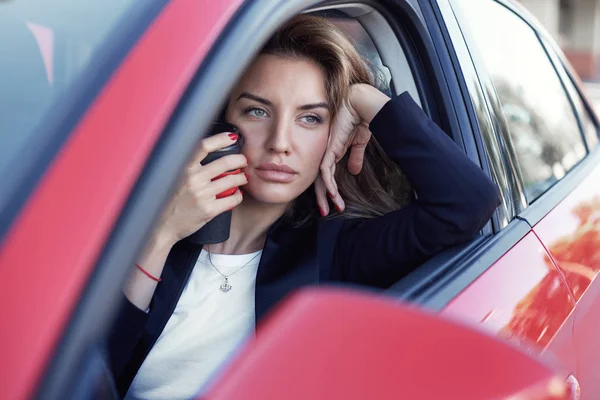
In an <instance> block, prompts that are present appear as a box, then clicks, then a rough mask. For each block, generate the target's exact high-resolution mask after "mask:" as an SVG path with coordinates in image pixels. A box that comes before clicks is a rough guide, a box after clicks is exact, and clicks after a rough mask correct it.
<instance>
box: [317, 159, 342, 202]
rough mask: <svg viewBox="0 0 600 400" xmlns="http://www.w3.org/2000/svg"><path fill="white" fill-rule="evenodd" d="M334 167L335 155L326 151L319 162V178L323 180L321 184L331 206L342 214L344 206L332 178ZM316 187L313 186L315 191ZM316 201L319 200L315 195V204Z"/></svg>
mask: <svg viewBox="0 0 600 400" xmlns="http://www.w3.org/2000/svg"><path fill="white" fill-rule="evenodd" d="M335 166H336V162H335V155H334V154H333V153H332V152H330V151H327V152H326V153H325V156H324V157H323V161H322V162H321V178H322V179H323V183H324V185H325V188H326V189H327V193H328V194H329V198H330V199H331V201H332V202H333V205H334V206H335V208H336V210H337V211H338V212H342V211H344V209H345V208H346V204H345V203H344V200H343V199H342V196H340V194H339V191H338V187H337V183H336V181H335V178H334V175H335ZM317 187H318V186H315V189H317ZM318 201H319V198H318V195H317V202H318ZM328 208H329V207H328ZM327 211H329V210H327Z"/></svg>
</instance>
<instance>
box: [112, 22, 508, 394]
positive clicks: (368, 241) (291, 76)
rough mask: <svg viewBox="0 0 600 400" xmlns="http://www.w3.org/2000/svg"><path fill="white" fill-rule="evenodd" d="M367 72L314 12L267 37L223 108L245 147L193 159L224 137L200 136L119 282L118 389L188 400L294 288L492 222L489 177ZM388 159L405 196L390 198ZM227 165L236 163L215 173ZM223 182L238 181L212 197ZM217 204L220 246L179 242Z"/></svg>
mask: <svg viewBox="0 0 600 400" xmlns="http://www.w3.org/2000/svg"><path fill="white" fill-rule="evenodd" d="M371 80H372V78H371V75H370V74H369V71H368V68H367V66H366V65H365V62H364V61H363V60H362V59H361V58H360V56H359V55H358V53H357V52H356V50H355V49H354V47H353V46H352V43H351V42H350V41H349V40H348V39H347V38H346V37H345V36H344V34H343V33H342V32H341V31H339V30H338V29H337V28H336V27H335V26H333V25H332V24H330V23H328V22H327V21H325V20H323V19H320V18H317V17H311V16H299V17H297V18H295V19H293V20H292V21H290V22H289V23H287V24H286V25H285V26H284V27H283V28H281V29H280V31H278V32H277V33H276V34H275V36H273V38H271V40H270V41H269V42H268V44H267V45H266V46H265V48H264V49H263V51H262V52H261V53H260V55H259V56H258V57H257V58H256V60H255V62H254V63H253V64H252V65H251V66H250V68H249V69H248V71H247V72H246V73H245V75H244V76H243V77H242V79H241V80H240V81H239V83H238V84H237V86H236V87H235V88H234V90H233V91H232V93H231V96H230V98H229V102H228V104H227V108H226V112H225V116H226V120H227V121H228V122H231V123H233V124H235V125H237V126H238V127H239V128H240V131H241V132H242V133H243V135H244V139H245V144H244V148H243V154H241V155H230V156H226V157H223V158H221V159H219V160H217V161H214V162H211V163H208V164H207V165H205V166H202V165H200V161H201V160H202V159H204V157H206V155H207V154H208V153H209V152H212V151H214V150H217V149H219V148H223V147H225V146H228V145H230V144H231V143H232V142H233V141H236V140H237V136H236V135H235V134H219V135H216V136H213V137H210V138H207V139H205V140H203V141H202V144H201V146H200V149H199V152H198V154H197V156H196V157H195V158H194V160H193V162H192V163H191V164H190V165H189V167H188V169H187V171H186V176H185V179H184V183H183V184H182V186H181V187H180V189H179V190H178V192H177V193H176V194H175V195H174V197H173V198H172V200H171V202H170V204H169V206H168V207H167V210H166V211H165V213H164V215H163V216H162V219H161V221H160V222H159V224H158V227H157V228H156V230H155V232H154V234H153V235H152V238H151V240H150V241H149V244H148V245H147V248H146V249H145V250H144V252H143V253H142V255H141V256H140V258H139V260H138V264H137V266H136V268H135V269H134V272H133V273H132V276H131V279H130V281H129V282H128V284H127V285H126V287H125V289H124V292H125V295H126V298H127V299H126V301H125V303H124V306H123V310H122V313H121V315H120V316H119V319H118V321H117V323H116V327H115V329H114V332H113V333H114V334H113V336H112V337H111V340H110V343H109V347H110V355H111V361H112V367H113V372H114V373H115V375H116V377H117V380H118V386H119V389H120V391H121V392H122V393H125V392H127V390H129V392H128V394H127V398H144V399H175V398H189V397H192V396H193V395H194V394H195V393H196V392H197V391H198V390H199V388H200V387H201V386H202V385H203V383H204V382H206V381H207V379H208V378H209V377H210V375H211V374H212V373H213V370H214V369H215V367H217V366H218V365H219V364H220V363H222V361H223V360H224V359H225V358H226V357H227V356H228V355H229V354H231V352H232V350H233V349H234V348H235V347H236V345H237V344H238V343H239V342H240V341H241V340H243V338H244V337H246V336H247V335H248V334H249V333H251V332H252V331H253V330H254V326H255V320H259V319H260V318H261V317H262V316H263V315H264V314H265V312H266V311H267V310H268V309H269V308H270V307H272V306H273V305H274V304H275V303H277V302H278V301H279V300H280V299H282V298H283V297H284V296H285V295H287V294H288V293H290V292H291V291H293V290H294V289H296V288H298V287H301V286H304V285H310V284H317V283H320V282H330V281H338V282H354V283H359V284H366V285H373V286H378V287H386V286H389V285H391V284H393V283H394V282H396V281H397V280H399V279H400V278H401V277H402V276H403V275H405V274H407V273H408V272H410V271H411V270H412V269H414V268H415V267H416V266H418V265H419V264H420V263H422V262H424V261H425V260H427V259H428V258H429V257H431V256H432V255H434V254H435V253H437V252H439V251H440V250H442V249H444V248H445V247H447V246H451V245H455V244H458V243H460V242H464V241H466V240H469V239H470V238H472V237H473V236H474V235H475V234H476V233H477V232H478V231H479V229H481V227H482V226H483V225H484V224H485V223H486V221H487V220H488V219H489V218H490V216H491V214H492V212H493V210H494V209H495V207H496V206H497V204H498V195H497V190H496V188H495V186H494V185H493V184H492V182H491V181H490V180H489V179H488V178H487V177H486V176H485V175H484V174H483V173H482V172H481V170H480V169H479V168H478V167H477V166H475V165H474V164H473V163H472V162H471V161H470V160H469V159H468V158H466V157H465V156H464V155H463V154H462V153H461V152H460V151H459V150H458V149H457V147H456V146H455V145H454V143H453V142H452V141H451V140H450V139H449V138H448V137H447V136H446V135H445V134H444V132H442V131H441V130H440V129H439V128H438V127H437V126H436V125H435V124H434V123H433V122H431V121H430V120H429V119H428V118H427V117H426V116H425V114H424V113H423V112H422V111H421V109H420V108H419V107H418V106H417V105H416V104H415V103H414V102H413V101H412V99H411V98H410V96H409V95H408V94H406V93H405V94H403V95H401V96H399V97H397V98H395V99H393V100H390V99H389V98H388V97H387V96H385V95H384V94H382V93H381V92H379V91H378V90H377V89H375V88H374V87H373V86H371V85H370V83H371ZM371 132H372V133H373V134H374V136H375V137H376V138H377V140H378V142H379V144H380V145H381V146H379V145H378V144H377V143H376V142H375V139H374V138H371ZM349 148H350V151H349V153H350V154H349V155H345V153H346V150H348V149H349ZM382 149H385V153H384V152H383V151H382ZM386 153H387V156H386ZM362 154H364V155H365V158H364V160H363V157H362ZM390 159H391V160H393V163H392V162H391V161H390ZM338 162H339V164H340V165H339V166H338V167H337V168H336V164H337V163H338ZM394 163H395V164H394ZM363 164H364V165H363ZM398 167H399V168H400V169H401V170H402V171H403V172H404V173H405V174H406V176H407V177H408V179H409V180H410V182H411V184H412V186H413V187H414V189H415V191H416V193H417V196H418V199H417V200H415V201H413V202H412V203H410V204H407V205H405V206H404V207H401V205H403V203H404V202H405V201H404V200H402V199H400V198H399V195H401V194H402V189H403V187H404V186H403V182H404V180H403V179H402V176H401V174H400V172H399V170H398ZM237 168H243V171H244V172H243V173H241V174H237V175H231V176H227V177H224V178H221V179H218V180H214V181H213V178H215V177H217V176H219V175H220V174H222V173H223V172H225V171H230V170H234V169H237ZM361 170H362V171H361ZM348 171H350V172H352V173H354V174H358V175H357V176H352V175H351V174H350V173H349V172H348ZM359 172H360V173H359ZM334 176H335V179H334ZM313 183H314V185H313ZM235 187H243V191H242V190H237V191H236V192H235V193H234V194H233V195H231V196H229V197H225V198H217V196H216V195H217V194H219V193H221V192H223V191H225V190H227V189H230V188H235ZM325 187H326V188H327V189H328V192H329V196H330V198H331V201H332V204H333V205H335V207H336V208H337V210H338V212H337V213H336V215H335V217H333V218H332V217H326V216H327V215H329V214H330V209H329V204H328V201H327V200H326V197H325ZM313 188H314V190H313ZM404 189H406V188H405V187H404ZM315 192H316V202H317V203H318V207H317V205H316V204H315V201H314V197H315ZM242 193H243V194H242ZM230 209H233V215H232V222H231V237H230V239H229V240H227V241H226V242H224V243H220V244H217V245H210V246H205V247H204V248H200V247H199V246H196V245H193V244H191V243H190V242H188V241H186V240H182V239H184V238H185V237H186V236H188V235H190V234H191V233H193V232H195V231H196V230H198V229H199V228H200V227H201V226H203V225H204V224H206V223H207V222H208V221H210V220H211V219H212V218H214V217H215V216H216V215H219V214H220V213H222V212H224V211H226V210H230ZM317 210H318V211H317ZM319 214H320V215H319ZM159 281H160V284H159Z"/></svg>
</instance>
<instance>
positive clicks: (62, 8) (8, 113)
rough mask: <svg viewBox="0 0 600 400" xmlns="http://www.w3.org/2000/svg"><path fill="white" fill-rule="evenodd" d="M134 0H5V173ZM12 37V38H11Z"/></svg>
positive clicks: (0, 112)
mask: <svg viewBox="0 0 600 400" xmlns="http://www.w3.org/2000/svg"><path fill="white" fill-rule="evenodd" d="M136 3H137V2H135V1H134V0H104V1H81V0H52V1H46V0H19V1H8V2H5V1H2V2H0V37H2V38H3V40H2V41H0V60H1V61H0V88H1V90H0V176H4V173H6V172H7V171H6V169H7V168H9V166H10V165H11V164H12V161H13V160H15V159H16V158H18V157H19V156H22V153H23V152H24V151H25V150H26V149H27V148H28V146H35V143H30V138H31V133H32V132H33V131H34V129H35V127H36V126H38V125H39V124H40V122H41V120H42V119H43V117H44V116H46V115H48V114H49V113H51V112H52V111H53V109H54V108H55V107H56V106H57V104H58V102H59V99H60V98H61V96H63V95H67V93H68V91H69V87H70V86H71V85H72V84H73V83H74V81H75V80H76V78H77V77H78V76H79V75H80V74H81V73H82V71H83V70H84V68H85V67H86V66H87V65H88V64H89V62H90V60H91V59H92V58H91V57H92V55H94V53H95V52H96V50H97V49H98V47H99V46H100V44H101V43H102V42H103V41H104V39H105V38H106V37H107V35H108V33H109V32H110V31H111V28H113V27H114V26H115V24H116V23H117V21H118V20H119V19H120V18H121V17H123V16H125V15H126V14H127V13H128V12H129V11H130V10H131V9H132V6H133V5H134V4H136ZM9 38H10V39H9Z"/></svg>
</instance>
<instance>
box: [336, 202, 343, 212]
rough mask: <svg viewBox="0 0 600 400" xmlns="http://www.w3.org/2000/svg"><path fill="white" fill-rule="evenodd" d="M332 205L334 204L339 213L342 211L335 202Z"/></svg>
mask: <svg viewBox="0 0 600 400" xmlns="http://www.w3.org/2000/svg"><path fill="white" fill-rule="evenodd" d="M334 206H335V209H336V210H337V212H340V213H341V212H342V210H341V209H340V207H339V206H338V205H337V204H334Z"/></svg>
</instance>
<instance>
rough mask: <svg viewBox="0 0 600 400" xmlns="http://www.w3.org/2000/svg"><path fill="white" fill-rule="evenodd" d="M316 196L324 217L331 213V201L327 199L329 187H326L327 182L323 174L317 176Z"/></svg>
mask: <svg viewBox="0 0 600 400" xmlns="http://www.w3.org/2000/svg"><path fill="white" fill-rule="evenodd" d="M315 196H316V200H317V205H318V207H319V212H320V213H321V216H322V217H324V216H326V215H329V202H328V201H327V188H326V187H325V182H323V178H322V177H321V175H319V176H318V177H317V180H316V181H315Z"/></svg>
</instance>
